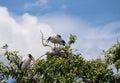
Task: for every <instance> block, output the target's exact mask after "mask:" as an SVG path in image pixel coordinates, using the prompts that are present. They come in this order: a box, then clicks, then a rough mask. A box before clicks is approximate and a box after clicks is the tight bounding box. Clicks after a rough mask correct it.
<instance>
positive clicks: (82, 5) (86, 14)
mask: <svg viewBox="0 0 120 83" xmlns="http://www.w3.org/2000/svg"><path fill="white" fill-rule="evenodd" d="M119 4H120V0H0V47H2V46H3V45H4V44H6V43H7V44H8V45H9V49H10V50H18V51H19V55H21V56H26V55H27V54H29V53H31V54H32V55H33V57H35V58H36V59H37V58H38V57H40V56H41V55H43V54H44V53H45V52H46V51H49V50H50V48H46V47H43V46H42V43H41V34H40V30H41V31H42V32H43V34H44V37H45V38H46V39H47V38H48V37H49V36H50V35H51V34H53V33H57V34H60V35H61V36H62V38H63V39H64V40H65V41H66V42H67V41H68V39H69V36H70V34H74V35H76V36H77V40H76V43H75V44H74V45H73V48H77V49H78V53H81V54H82V55H83V57H85V58H86V59H88V60H90V59H94V58H98V57H99V58H100V57H101V52H102V50H107V49H108V48H109V47H111V46H112V45H113V44H114V43H115V42H116V41H117V40H119V41H120V5H119ZM0 53H1V54H0V55H1V58H0V61H5V59H4V57H3V56H2V54H3V53H4V51H3V50H2V49H0Z"/></svg>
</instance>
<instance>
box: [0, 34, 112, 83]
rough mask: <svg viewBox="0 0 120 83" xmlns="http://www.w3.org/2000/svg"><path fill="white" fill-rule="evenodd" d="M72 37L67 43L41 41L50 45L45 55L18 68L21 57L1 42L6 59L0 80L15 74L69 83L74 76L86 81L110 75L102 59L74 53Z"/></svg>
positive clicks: (30, 82)
mask: <svg viewBox="0 0 120 83" xmlns="http://www.w3.org/2000/svg"><path fill="white" fill-rule="evenodd" d="M42 40H44V39H43V37H42ZM75 40H76V36H75V35H70V38H69V41H68V43H66V44H65V46H58V47H52V46H49V45H47V44H44V41H42V43H43V45H44V46H46V47H51V51H49V52H46V54H45V56H46V59H41V58H38V59H37V60H34V61H33V63H31V64H30V65H29V66H28V67H27V68H25V69H24V70H21V69H20V63H21V57H20V56H18V51H9V50H8V45H7V44H6V45H5V46H3V49H5V50H6V52H5V53H4V56H5V57H6V58H7V60H8V62H9V63H8V65H5V64H4V63H2V62H0V75H1V76H2V78H1V79H0V80H2V79H7V78H9V76H11V77H13V78H15V79H16V81H17V83H73V82H78V81H77V80H76V79H75V78H76V77H78V78H82V79H83V81H84V82H88V83H101V82H107V81H111V80H112V79H114V74H113V71H112V70H110V69H108V68H107V65H108V63H107V60H106V59H100V58H98V59H94V60H90V61H88V60H86V59H85V58H84V57H83V56H82V55H81V54H77V53H75V52H74V51H75V49H73V48H72V46H71V45H72V44H74V43H75ZM79 82H80V81H79Z"/></svg>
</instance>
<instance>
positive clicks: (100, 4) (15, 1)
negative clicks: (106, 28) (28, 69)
mask: <svg viewBox="0 0 120 83" xmlns="http://www.w3.org/2000/svg"><path fill="white" fill-rule="evenodd" d="M37 2H38V3H37ZM42 2H43V3H42ZM36 3H37V4H36ZM119 4H120V1H119V0H114V1H113V0H43V1H42V0H29V1H28V0H22V1H20V0H11V1H9V0H0V5H1V6H5V7H7V8H8V10H9V12H11V13H14V14H17V15H22V14H24V13H25V12H27V13H30V14H31V15H35V16H39V15H44V14H49V13H62V14H68V15H72V16H75V17H78V18H82V19H85V20H88V21H93V22H95V21H97V22H98V23H103V22H102V21H104V22H110V21H118V20H119V19H120V11H119V10H120V5H119ZM27 6H28V7H27ZM62 6H64V7H63V8H62Z"/></svg>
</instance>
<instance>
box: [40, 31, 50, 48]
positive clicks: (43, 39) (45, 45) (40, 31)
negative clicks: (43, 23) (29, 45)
mask: <svg viewBox="0 0 120 83" xmlns="http://www.w3.org/2000/svg"><path fill="white" fill-rule="evenodd" d="M40 33H41V35H42V45H43V46H48V47H51V48H52V46H50V45H48V44H45V43H44V40H46V39H44V37H43V33H42V31H41V30H40Z"/></svg>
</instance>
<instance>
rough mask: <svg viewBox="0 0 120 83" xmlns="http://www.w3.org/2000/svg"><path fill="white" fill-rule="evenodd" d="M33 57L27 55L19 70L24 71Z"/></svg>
mask: <svg viewBox="0 0 120 83" xmlns="http://www.w3.org/2000/svg"><path fill="white" fill-rule="evenodd" d="M33 59H34V58H33V56H32V55H31V54H28V56H27V57H25V58H23V59H22V62H21V64H20V68H21V70H23V69H25V68H26V67H27V66H28V65H29V64H30V62H31V61H32V60H33Z"/></svg>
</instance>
